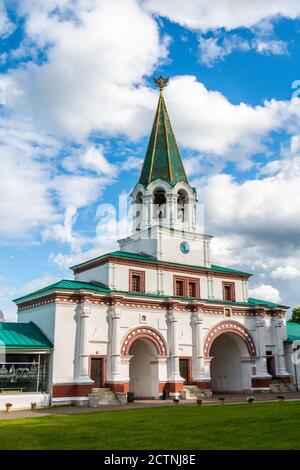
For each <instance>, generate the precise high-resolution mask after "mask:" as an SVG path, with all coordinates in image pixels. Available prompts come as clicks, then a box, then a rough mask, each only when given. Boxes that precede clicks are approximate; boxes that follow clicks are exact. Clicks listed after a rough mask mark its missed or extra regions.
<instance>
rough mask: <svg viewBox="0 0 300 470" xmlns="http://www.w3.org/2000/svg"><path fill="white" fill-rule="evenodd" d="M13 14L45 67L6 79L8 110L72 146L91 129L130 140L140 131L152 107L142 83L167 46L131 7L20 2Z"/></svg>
mask: <svg viewBox="0 0 300 470" xmlns="http://www.w3.org/2000/svg"><path fill="white" fill-rule="evenodd" d="M58 3H59V5H60V9H58V8H56V9H55V8H54V7H55V6H56V5H57V4H58ZM67 7H70V8H71V11H72V14H71V12H70V11H68V14H67V10H66V9H67ZM19 8H20V10H21V12H22V14H23V15H25V19H26V23H25V27H26V33H27V37H28V38H29V39H30V40H31V41H33V42H34V43H35V44H36V46H37V47H39V48H40V50H43V51H44V53H45V54H46V56H47V61H45V62H43V63H42V64H38V63H32V62H31V63H28V64H24V65H23V67H22V68H19V69H15V70H12V71H11V72H10V77H9V80H8V83H7V87H8V100H7V106H8V108H9V109H13V110H14V111H15V112H16V111H17V112H22V113H28V112H29V113H30V114H31V115H32V116H33V117H34V118H35V119H36V120H38V121H39V122H40V123H43V124H44V125H46V126H47V127H48V128H49V126H50V128H51V129H52V130H54V131H55V132H58V133H61V134H64V135H68V136H70V137H72V138H73V139H75V140H77V141H80V140H82V139H84V138H86V137H87V136H88V135H89V133H90V132H91V131H93V130H101V131H104V132H105V133H106V134H110V135H114V134H116V133H124V134H126V135H127V136H130V137H131V138H136V137H138V136H140V135H141V133H144V132H145V131H146V127H145V123H146V122H147V125H148V124H150V120H151V114H152V110H153V108H154V106H155V100H153V92H152V90H150V89H148V88H147V87H144V86H143V83H144V77H145V76H147V75H150V74H152V73H153V71H154V69H155V67H156V66H157V64H158V63H159V62H160V61H161V60H163V59H164V58H166V56H167V48H166V45H167V42H166V41H167V40H166V38H163V39H162V40H161V39H160V36H159V28H158V25H157V23H156V21H155V20H154V19H153V18H152V17H151V16H150V15H149V14H148V13H146V12H145V11H144V10H143V9H142V8H141V7H140V5H139V4H138V3H137V2H136V1H134V0H123V1H122V2H111V1H110V0H102V1H95V2H92V3H90V2H85V1H80V0H75V1H74V2H72V3H71V2H70V1H69V2H67V1H64V2H63V3H62V2H57V1H56V2H55V1H53V2H47V3H46V6H45V5H44V4H43V2H40V1H37V2H31V1H25V2H24V3H23V2H22V4H21V5H20V7H19ZM147 130H148V127H147Z"/></svg>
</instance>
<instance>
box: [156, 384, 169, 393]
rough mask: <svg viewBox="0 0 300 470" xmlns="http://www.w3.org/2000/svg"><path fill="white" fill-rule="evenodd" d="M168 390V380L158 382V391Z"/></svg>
mask: <svg viewBox="0 0 300 470" xmlns="http://www.w3.org/2000/svg"><path fill="white" fill-rule="evenodd" d="M166 390H168V384H167V382H159V384H158V391H159V393H163V392H164V391H166Z"/></svg>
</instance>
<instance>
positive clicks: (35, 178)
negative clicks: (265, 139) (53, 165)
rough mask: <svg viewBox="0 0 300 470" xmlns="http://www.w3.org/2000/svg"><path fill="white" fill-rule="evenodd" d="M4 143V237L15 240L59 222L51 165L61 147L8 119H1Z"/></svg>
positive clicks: (0, 160) (0, 215) (0, 155)
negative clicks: (50, 186) (50, 184)
mask: <svg viewBox="0 0 300 470" xmlns="http://www.w3.org/2000/svg"><path fill="white" fill-rule="evenodd" d="M0 141H1V144H0V175H1V192H0V220H1V225H0V237H4V238H9V239H12V238H13V237H15V236H20V235H24V234H28V233H29V232H31V231H32V230H34V229H36V228H37V227H39V226H40V225H41V224H44V223H51V222H55V221H56V220H57V213H56V211H55V210H54V208H53V206H52V203H51V200H50V196H49V193H48V181H49V165H48V164H47V161H49V160H51V156H53V153H54V152H57V149H58V144H57V142H56V141H55V140H54V139H52V138H51V137H50V136H47V135H40V134H38V133H37V132H34V131H33V130H32V128H31V127H30V126H29V125H28V124H27V123H26V122H19V121H15V120H11V119H5V118H3V119H2V118H0ZM42 160H44V161H42Z"/></svg>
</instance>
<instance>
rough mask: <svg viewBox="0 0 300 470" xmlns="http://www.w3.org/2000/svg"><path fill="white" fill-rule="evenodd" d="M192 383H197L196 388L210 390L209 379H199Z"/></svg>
mask: <svg viewBox="0 0 300 470" xmlns="http://www.w3.org/2000/svg"><path fill="white" fill-rule="evenodd" d="M193 385H197V387H198V388H201V389H203V390H211V380H201V381H197V382H193Z"/></svg>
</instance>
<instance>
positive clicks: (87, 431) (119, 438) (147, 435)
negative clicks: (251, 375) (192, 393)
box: [0, 401, 300, 450]
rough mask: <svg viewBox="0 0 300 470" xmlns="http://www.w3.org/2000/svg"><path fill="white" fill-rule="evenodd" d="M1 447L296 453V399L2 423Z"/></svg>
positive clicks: (299, 441) (299, 405) (299, 422)
mask: <svg viewBox="0 0 300 470" xmlns="http://www.w3.org/2000/svg"><path fill="white" fill-rule="evenodd" d="M0 449H1V450H7V449H14V450H20V449H28V450H29V449H106V450H107V449H108V450H116V449H118V450H129V449H130V450H133V449H134V450H137V449H146V450H155V449H165V450H166V449H169V450H171V449H178V450H180V449H215V450H216V449H300V401H298V402H280V403H276V402H275V403H253V404H245V405H225V406H218V405H216V406H195V407H194V406H189V407H180V406H179V407H161V408H144V409H131V410H121V411H120V410H118V411H117V410H116V411H102V412H99V413H97V412H95V413H82V414H73V415H52V416H47V417H41V418H26V419H9V420H2V421H0Z"/></svg>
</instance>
